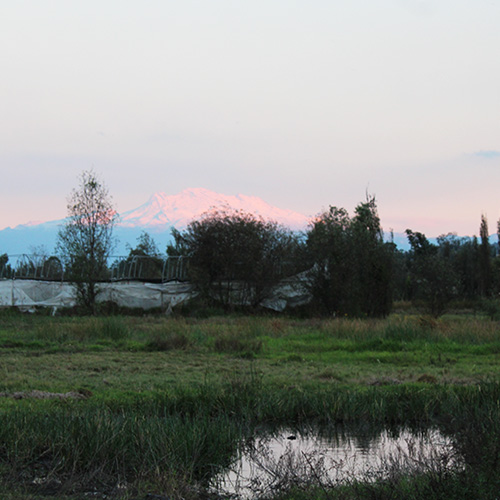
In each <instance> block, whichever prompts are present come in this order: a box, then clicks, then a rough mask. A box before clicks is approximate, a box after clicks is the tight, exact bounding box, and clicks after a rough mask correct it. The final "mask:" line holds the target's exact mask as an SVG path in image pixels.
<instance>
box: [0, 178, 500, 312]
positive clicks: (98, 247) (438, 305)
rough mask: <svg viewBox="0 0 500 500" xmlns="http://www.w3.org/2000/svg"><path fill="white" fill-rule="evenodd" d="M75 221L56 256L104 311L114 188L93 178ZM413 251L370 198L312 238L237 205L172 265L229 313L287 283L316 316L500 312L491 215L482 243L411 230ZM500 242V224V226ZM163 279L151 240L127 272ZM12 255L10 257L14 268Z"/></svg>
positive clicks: (202, 225)
mask: <svg viewBox="0 0 500 500" xmlns="http://www.w3.org/2000/svg"><path fill="white" fill-rule="evenodd" d="M67 208H68V218H67V222H66V224H65V225H64V226H63V228H62V229H61V230H60V231H59V235H58V240H57V246H56V252H57V257H51V259H55V258H57V259H60V261H61V263H63V264H64V269H65V279H67V280H68V281H70V282H72V283H73V284H74V287H75V295H76V298H77V302H78V304H79V305H80V307H81V308H82V309H83V310H84V311H86V312H89V313H96V311H97V301H96V299H97V295H98V293H99V282H101V281H103V280H106V279H109V277H110V275H111V273H110V269H109V267H108V258H109V256H110V255H111V251H112V249H113V246H114V239H113V228H114V225H115V223H116V220H117V214H116V211H115V209H114V207H113V203H112V198H111V196H110V195H109V192H108V190H107V188H106V186H105V185H104V183H103V182H102V181H101V180H100V179H99V178H98V177H97V175H96V174H95V173H94V172H93V171H90V172H83V173H82V175H81V178H80V184H79V186H78V188H76V189H74V190H73V191H72V193H71V195H70V196H69V198H68V205H67ZM406 234H407V238H408V242H409V245H410V249H409V250H408V251H403V250H400V249H398V248H397V247H396V245H395V244H394V242H393V241H384V237H383V231H382V226H381V221H380V218H379V215H378V211H377V204H376V199H375V197H374V196H371V195H367V196H366V199H365V200H364V201H363V202H361V203H359V204H358V205H357V206H356V208H355V210H354V214H353V216H350V215H349V213H348V212H347V210H345V209H344V208H338V207H334V206H330V207H329V208H328V209H327V210H325V211H323V212H322V213H320V214H318V215H317V216H316V217H315V218H314V219H313V220H312V222H311V223H310V225H309V227H308V228H307V230H306V231H305V232H302V233H297V232H293V231H291V230H290V229H288V228H286V227H284V226H282V225H280V224H278V223H276V222H273V221H269V220H264V219H263V218H261V217H258V216H256V215H254V214H249V213H245V212H242V211H237V210H233V209H231V208H229V207H225V208H219V209H214V210H211V211H209V212H207V213H205V214H203V215H202V216H200V217H199V218H198V219H197V220H194V221H192V222H191V223H190V224H189V225H188V226H187V228H186V229H184V230H178V229H173V230H172V237H173V243H171V244H170V245H168V247H167V249H166V254H167V255H168V256H169V257H184V258H185V259H186V260H187V262H188V268H187V273H188V274H187V276H188V279H189V280H190V281H191V282H192V284H193V285H194V286H195V287H196V288H197V290H198V292H199V295H200V297H201V298H202V300H203V301H205V302H206V303H210V304H217V305H218V306H221V307H222V308H224V309H225V310H229V309H232V308H234V307H235V305H238V304H239V305H241V304H244V305H246V306H247V307H248V308H251V309H253V310H257V309H258V308H259V305H260V304H261V303H262V302H263V301H265V300H266V299H267V298H269V297H270V296H271V295H272V293H273V290H275V289H276V287H277V286H278V285H279V284H280V283H281V282H282V281H283V280H284V279H290V278H291V277H295V282H296V283H299V284H300V286H302V287H304V288H306V289H307V291H308V293H309V295H310V297H311V301H310V303H309V304H308V306H307V314H311V315H324V316H355V317H383V316H386V315H388V314H389V313H390V312H391V310H392V307H393V303H394V302H395V301H411V302H412V303H413V304H415V305H416V306H417V307H419V308H421V309H422V310H423V311H425V312H427V313H429V314H432V315H434V316H439V315H440V314H442V313H443V312H445V311H446V309H447V308H448V307H449V306H450V304H452V303H453V301H461V303H462V304H468V305H472V306H473V307H478V306H481V307H486V308H489V309H490V310H491V311H493V312H495V311H496V310H497V307H496V301H495V300H494V299H495V298H496V297H497V296H498V294H499V293H500V256H499V252H498V248H499V245H498V244H490V241H489V234H488V223H487V219H486V217H485V216H484V215H483V216H482V217H481V222H480V228H479V238H477V237H472V238H459V237H458V236H456V235H455V234H447V235H443V236H440V237H438V238H437V242H436V243H431V242H430V241H429V240H428V239H427V237H426V236H425V235H424V234H423V233H420V232H416V231H413V230H410V229H408V230H407V231H406ZM498 234H499V239H500V222H499V225H498ZM137 258H141V259H143V260H142V261H141V266H145V268H146V269H148V272H149V273H150V274H151V275H154V276H157V275H158V276H161V266H162V265H163V264H162V262H163V260H162V257H161V252H160V251H159V250H158V248H157V246H156V244H155V242H154V240H153V239H152V238H151V236H150V235H149V234H147V233H143V234H142V235H141V237H140V238H139V239H138V242H137V245H136V247H135V248H132V247H130V248H129V255H128V257H127V259H126V260H125V261H124V262H121V263H120V264H117V265H121V266H124V265H127V264H129V265H130V264H131V263H132V262H136V260H134V259H137ZM7 260H8V259H7V256H6V255H4V256H0V265H2V266H3V268H4V269H6V268H7V267H6V266H8V264H7Z"/></svg>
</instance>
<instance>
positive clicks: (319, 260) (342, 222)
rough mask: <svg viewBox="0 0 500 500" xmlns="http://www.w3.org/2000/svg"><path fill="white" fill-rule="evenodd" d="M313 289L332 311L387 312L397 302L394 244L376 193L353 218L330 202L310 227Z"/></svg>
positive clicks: (321, 305) (326, 309) (323, 305)
mask: <svg viewBox="0 0 500 500" xmlns="http://www.w3.org/2000/svg"><path fill="white" fill-rule="evenodd" d="M307 249H308V252H309V258H310V263H311V270H310V272H309V285H310V290H311V293H312V295H313V298H314V299H315V302H316V304H317V305H318V306H319V308H320V309H322V310H323V312H325V313H327V314H330V315H331V314H349V315H355V316H385V315H386V314H388V313H389V312H390V309H391V306H392V271H393V262H394V244H392V243H384V241H383V235H382V228H381V225H380V219H379V216H378V213H377V206H376V202H375V198H374V197H370V196H368V197H367V200H366V202H364V203H360V204H359V205H358V206H357V207H356V209H355V215H354V217H353V218H352V219H350V218H349V215H348V214H347V212H346V210H345V209H343V208H336V207H330V209H329V210H327V211H325V212H323V213H322V214H320V215H319V216H318V217H317V218H316V220H315V221H314V222H313V224H312V225H311V227H310V230H309V231H308V233H307Z"/></svg>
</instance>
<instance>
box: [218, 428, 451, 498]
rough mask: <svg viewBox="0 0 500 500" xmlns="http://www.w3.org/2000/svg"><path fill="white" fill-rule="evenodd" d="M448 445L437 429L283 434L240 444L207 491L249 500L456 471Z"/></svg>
mask: <svg viewBox="0 0 500 500" xmlns="http://www.w3.org/2000/svg"><path fill="white" fill-rule="evenodd" d="M458 462H459V460H458V458H457V454H456V453H455V452H454V450H453V446H452V442H451V440H450V439H449V438H447V437H445V436H444V435H442V434H441V433H440V432H439V431H438V430H437V429H426V430H418V431H415V430H410V429H408V428H403V429H396V430H387V429H385V430H380V431H373V430H372V431H368V430H367V429H359V428H358V429H346V428H344V427H336V428H335V429H330V430H329V431H326V432H325V431H323V432H321V433H319V432H318V431H316V430H314V429H312V428H311V429H302V430H300V431H297V430H293V429H289V428H282V429H279V430H277V431H274V432H264V433H261V434H260V435H258V436H257V437H255V438H254V439H251V440H247V441H246V442H244V443H241V446H240V448H239V451H238V453H237V455H236V456H235V457H234V461H233V464H232V466H231V467H230V469H229V470H226V471H225V472H223V473H221V474H219V475H217V476H216V477H215V478H213V479H212V481H211V490H212V491H213V492H216V493H218V494H219V495H224V496H228V497H231V498H242V499H251V498H254V497H259V496H262V495H265V494H266V493H270V492H274V493H276V492H278V491H283V490H286V489H287V488H289V487H290V486H293V485H296V486H301V487H307V486H309V485H310V486H313V485H321V486H326V487H328V486H333V485H338V484H346V483H349V482H352V481H374V480H376V479H381V478H385V477H388V476H389V475H390V474H395V473H398V474H399V473H405V474H416V473H419V472H423V471H425V470H430V469H431V468H432V469H436V468H440V470H443V469H445V468H446V469H450V468H453V469H456V468H457V467H458V466H459V463H458Z"/></svg>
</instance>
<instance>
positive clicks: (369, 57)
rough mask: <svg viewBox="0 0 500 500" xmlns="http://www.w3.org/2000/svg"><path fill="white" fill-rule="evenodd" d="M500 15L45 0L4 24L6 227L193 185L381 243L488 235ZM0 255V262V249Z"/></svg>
mask: <svg viewBox="0 0 500 500" xmlns="http://www.w3.org/2000/svg"><path fill="white" fill-rule="evenodd" d="M498 26H500V2H497V1H489V0H475V1H474V2H472V1H470V0H440V1H431V0H353V1H350V2H340V1H331V0H312V1H311V2H300V1H298V0H291V1H290V0H287V1H285V0H275V1H266V2H264V1H263V0H256V1H253V2H235V1H233V0H214V1H213V2H199V1H195V0H185V1H183V2H175V3H174V2H171V1H163V0H151V1H148V2H142V3H139V2H135V1H132V0H120V1H119V0H107V1H104V2H102V1H97V0H87V1H86V2H67V1H66V0H53V1H51V2H49V3H47V2H39V1H38V0H19V1H16V2H10V3H7V2H4V3H3V5H2V7H0V60H1V61H2V78H1V79H0V95H1V96H2V97H1V98H0V116H1V117H2V119H1V120H0V137H1V139H0V165H1V171H2V182H1V183H0V229H1V228H4V227H6V226H15V225H17V224H20V223H25V222H27V221H29V220H51V219H58V218H61V217H63V216H64V215H65V210H66V208H65V204H66V203H65V199H66V196H67V195H68V194H69V192H70V191H71V189H72V187H74V186H75V185H76V183H77V177H78V175H79V173H80V172H81V171H82V170H84V169H90V168H94V169H95V170H96V171H97V172H99V173H100V174H101V176H102V177H103V178H104V180H105V181H106V183H107V184H108V187H109V189H110V191H111V192H112V194H113V195H114V199H115V202H116V205H117V208H118V210H119V211H125V210H129V209H132V208H134V207H137V206H138V205H140V204H142V203H144V202H145V201H146V200H147V199H148V198H149V196H150V195H151V194H152V193H153V192H155V191H164V192H166V193H167V194H175V193H177V192H179V191H181V190H183V189H185V188H187V187H199V186H203V187H206V188H208V189H211V190H214V191H217V192H221V193H225V194H237V193H243V194H246V195H254V196H259V197H261V198H263V199H264V200H266V201H267V202H269V203H271V204H274V205H277V206H279V207H281V208H289V209H292V210H295V211H299V212H302V213H304V214H306V215H313V214H315V213H317V212H319V211H320V210H321V209H322V208H325V207H327V206H328V205H337V206H342V207H345V208H346V209H348V210H349V211H350V212H352V209H353V208H354V206H355V205H356V204H357V203H358V202H359V201H361V200H363V199H364V197H365V193H366V191H368V192H370V193H374V194H375V195H376V197H377V199H378V206H379V211H380V215H381V217H382V222H383V225H384V228H385V229H386V230H388V229H390V228H392V229H394V231H396V232H401V231H404V230H405V229H406V228H407V227H410V228H412V229H414V230H419V231H423V232H425V233H426V234H428V235H429V236H435V235H438V234H441V233H446V232H451V231H455V232H458V233H459V234H463V235H466V234H473V233H477V231H478V227H479V221H480V217H481V214H482V213H485V214H487V216H488V219H489V222H490V230H491V232H494V231H495V226H496V221H497V219H498V218H500V199H499V196H498V188H497V186H500V134H499V130H500V91H499V89H500V57H498V49H499V47H500V30H499V29H498ZM0 252H1V249H0Z"/></svg>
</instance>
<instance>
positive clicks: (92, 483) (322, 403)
mask: <svg viewBox="0 0 500 500" xmlns="http://www.w3.org/2000/svg"><path fill="white" fill-rule="evenodd" d="M499 359H500V328H499V327H498V324H497V323H496V322H494V321H490V320H488V319H484V318H482V319H481V318H478V317H472V316H462V317H461V316H454V317H444V318H441V319H440V320H435V319H429V318H424V317H420V316H410V315H406V316H405V315H395V316H392V317H390V318H388V319H386V320H357V319H349V318H339V319H330V320H297V319H292V318H284V317H280V318H277V317H242V316H218V317H212V318H205V319H191V318H165V317H162V316H144V317H125V316H109V317H93V318H76V317H58V316H55V317H50V316H38V315H21V314H17V313H9V314H0V373H1V374H2V376H1V377H0V490H2V489H3V490H5V491H11V492H12V498H26V499H28V498H30V499H32V498H38V495H40V496H42V495H43V496H44V498H46V499H48V498H63V497H64V495H66V497H67V498H71V499H72V500H73V499H77V498H88V494H90V493H92V492H93V493H92V495H93V496H94V497H96V495H101V498H104V495H106V496H107V497H111V498H113V497H114V498H129V499H132V498H133V499H137V500H138V499H142V498H144V497H145V495H146V494H147V493H156V494H162V495H168V497H169V498H181V497H182V498H200V497H201V496H202V494H203V495H208V492H207V491H206V486H207V484H208V480H209V478H210V477H212V476H213V474H215V473H216V472H217V471H220V470H222V469H224V468H225V467H227V466H228V465H229V464H230V463H231V460H232V459H233V458H234V456H235V453H236V452H237V450H238V447H239V446H240V443H241V442H242V440H245V439H248V438H250V437H251V436H253V435H254V433H255V432H257V431H258V429H261V428H268V427H270V426H271V427H277V426H297V427H300V426H305V425H307V426H309V425H314V426H319V427H320V428H324V429H326V428H328V427H329V426H332V425H333V426H335V425H336V424H339V423H342V424H347V425H350V424H353V425H359V424H360V423H363V425H367V426H370V427H371V428H373V429H376V428H381V427H387V426H407V427H408V426H409V427H415V428H418V427H426V426H437V427H439V428H440V429H441V430H442V432H443V433H445V434H446V435H448V436H451V437H452V439H453V440H454V442H455V449H456V451H457V453H458V454H459V455H460V459H461V461H462V463H463V464H464V466H463V468H462V469H460V470H458V471H454V472H453V473H450V471H449V470H444V469H443V470H441V471H435V470H428V471H423V472H422V473H419V474H418V475H415V474H411V473H408V471H405V470H397V468H394V471H393V472H394V474H392V475H391V476H390V478H389V479H387V478H379V479H377V481H374V482H373V483H370V484H360V483H356V482H353V483H352V484H350V485H344V486H342V488H340V487H338V486H334V485H329V484H318V485H317V489H314V490H311V487H310V485H309V486H308V487H307V488H306V489H305V490H304V488H303V487H302V486H303V485H302V486H301V485H297V484H295V485H293V484H283V485H282V486H283V487H282V488H281V489H280V490H279V491H278V490H276V491H274V492H273V495H275V496H279V495H281V497H282V498H315V497H317V498H346V499H357V498H359V499H361V498H380V499H383V498H391V499H392V498H414V499H420V498H426V500H429V499H431V498H436V499H437V498H446V497H445V496H439V495H445V493H446V492H447V491H448V492H454V493H453V494H454V495H455V498H460V495H461V494H463V496H462V497H463V498H468V497H470V496H469V495H468V493H469V492H470V491H472V489H471V488H472V484H473V479H472V478H474V477H475V478H478V481H479V483H478V485H479V486H478V488H479V489H478V490H477V492H479V493H478V496H475V497H474V498H494V497H491V496H488V495H490V493H489V492H490V491H493V487H492V486H491V485H492V484H493V485H498V479H497V478H498V477H500V471H499V463H500V444H499V443H500V428H499V426H500V409H499V408H500V403H499V401H500V377H499V375H500V370H499V366H500V365H499V363H498V361H499ZM40 395H41V396H40ZM75 395H76V396H75ZM35 396H37V397H38V396H40V397H46V399H40V400H38V399H34V397H35ZM417 476H418V477H417ZM431 490H432V491H435V493H434V495H435V496H432V495H431V493H430V492H431ZM439 492H441V493H439ZM23 495H24V496H23ZM395 495H396V496H395ZM397 495H399V496H397ZM481 495H482V496H481ZM97 497H98V496H97ZM6 498H8V496H6ZM98 498H99V497H98Z"/></svg>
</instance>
